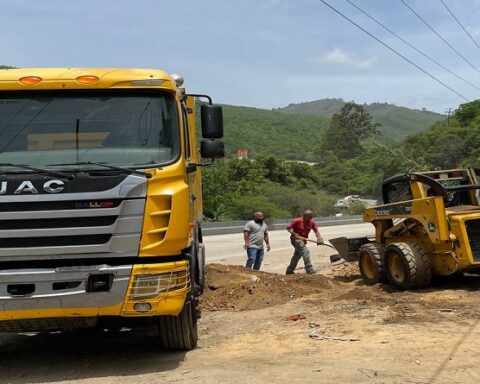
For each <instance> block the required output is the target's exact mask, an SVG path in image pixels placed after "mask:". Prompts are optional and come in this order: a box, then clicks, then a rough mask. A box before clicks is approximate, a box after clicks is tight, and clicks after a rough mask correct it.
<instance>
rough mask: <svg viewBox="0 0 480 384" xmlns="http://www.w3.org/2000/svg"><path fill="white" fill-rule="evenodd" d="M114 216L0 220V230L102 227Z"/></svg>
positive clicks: (113, 218)
mask: <svg viewBox="0 0 480 384" xmlns="http://www.w3.org/2000/svg"><path fill="white" fill-rule="evenodd" d="M116 219H117V217H116V216H98V217H71V218H64V219H37V220H35V219H34V220H1V221H0V230H13V229H35V228H74V227H104V226H108V225H112V224H113V223H114V222H115V220H116Z"/></svg>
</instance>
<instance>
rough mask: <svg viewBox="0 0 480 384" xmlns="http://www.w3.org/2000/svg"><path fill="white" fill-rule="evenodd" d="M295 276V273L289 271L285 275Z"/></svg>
mask: <svg viewBox="0 0 480 384" xmlns="http://www.w3.org/2000/svg"><path fill="white" fill-rule="evenodd" d="M294 274H295V272H293V271H289V270H288V269H287V271H286V272H285V275H294Z"/></svg>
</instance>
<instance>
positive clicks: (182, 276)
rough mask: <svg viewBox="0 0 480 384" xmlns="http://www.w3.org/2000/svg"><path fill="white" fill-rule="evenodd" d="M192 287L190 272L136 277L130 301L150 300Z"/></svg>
mask: <svg viewBox="0 0 480 384" xmlns="http://www.w3.org/2000/svg"><path fill="white" fill-rule="evenodd" d="M189 286H190V276H189V273H188V270H183V271H177V272H166V273H157V274H152V275H136V276H135V277H134V280H133V286H132V289H131V291H130V300H138V299H149V298H153V297H155V296H158V295H160V294H161V293H166V292H170V291H174V290H178V289H184V288H188V287H189Z"/></svg>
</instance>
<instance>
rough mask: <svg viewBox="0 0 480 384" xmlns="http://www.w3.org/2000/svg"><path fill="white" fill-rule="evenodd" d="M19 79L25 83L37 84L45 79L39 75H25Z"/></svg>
mask: <svg viewBox="0 0 480 384" xmlns="http://www.w3.org/2000/svg"><path fill="white" fill-rule="evenodd" d="M18 81H19V82H20V83H22V84H25V85H35V84H39V83H41V82H42V81H43V79H42V78H41V77H38V76H25V77H21V78H20V79H18Z"/></svg>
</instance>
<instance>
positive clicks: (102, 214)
mask: <svg viewBox="0 0 480 384" xmlns="http://www.w3.org/2000/svg"><path fill="white" fill-rule="evenodd" d="M35 177H38V178H40V179H42V178H43V177H44V176H37V175H32V176H31V179H34V178H35ZM80 179H81V175H77V181H78V180H80ZM42 180H43V179H42ZM88 180H89V181H88V182H85V183H84V184H85V185H83V186H81V188H80V187H78V185H77V187H78V188H77V189H79V191H78V192H75V193H61V194H38V195H21V196H13V195H2V196H0V263H6V262H17V261H25V262H27V261H33V260H36V261H41V260H59V259H95V258H116V257H134V256H138V251H139V246H140V238H141V232H142V225H143V214H144V211H145V195H146V179H144V178H141V177H138V176H136V175H128V176H126V177H123V176H122V180H121V182H120V183H119V184H117V185H110V184H109V187H111V189H107V190H98V188H97V187H96V186H95V185H93V184H95V183H102V182H103V181H104V180H103V178H99V179H95V180H94V181H92V180H90V179H88ZM77 184H78V183H77ZM107 184H108V183H107ZM165 209H169V208H168V207H167V208H165Z"/></svg>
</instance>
